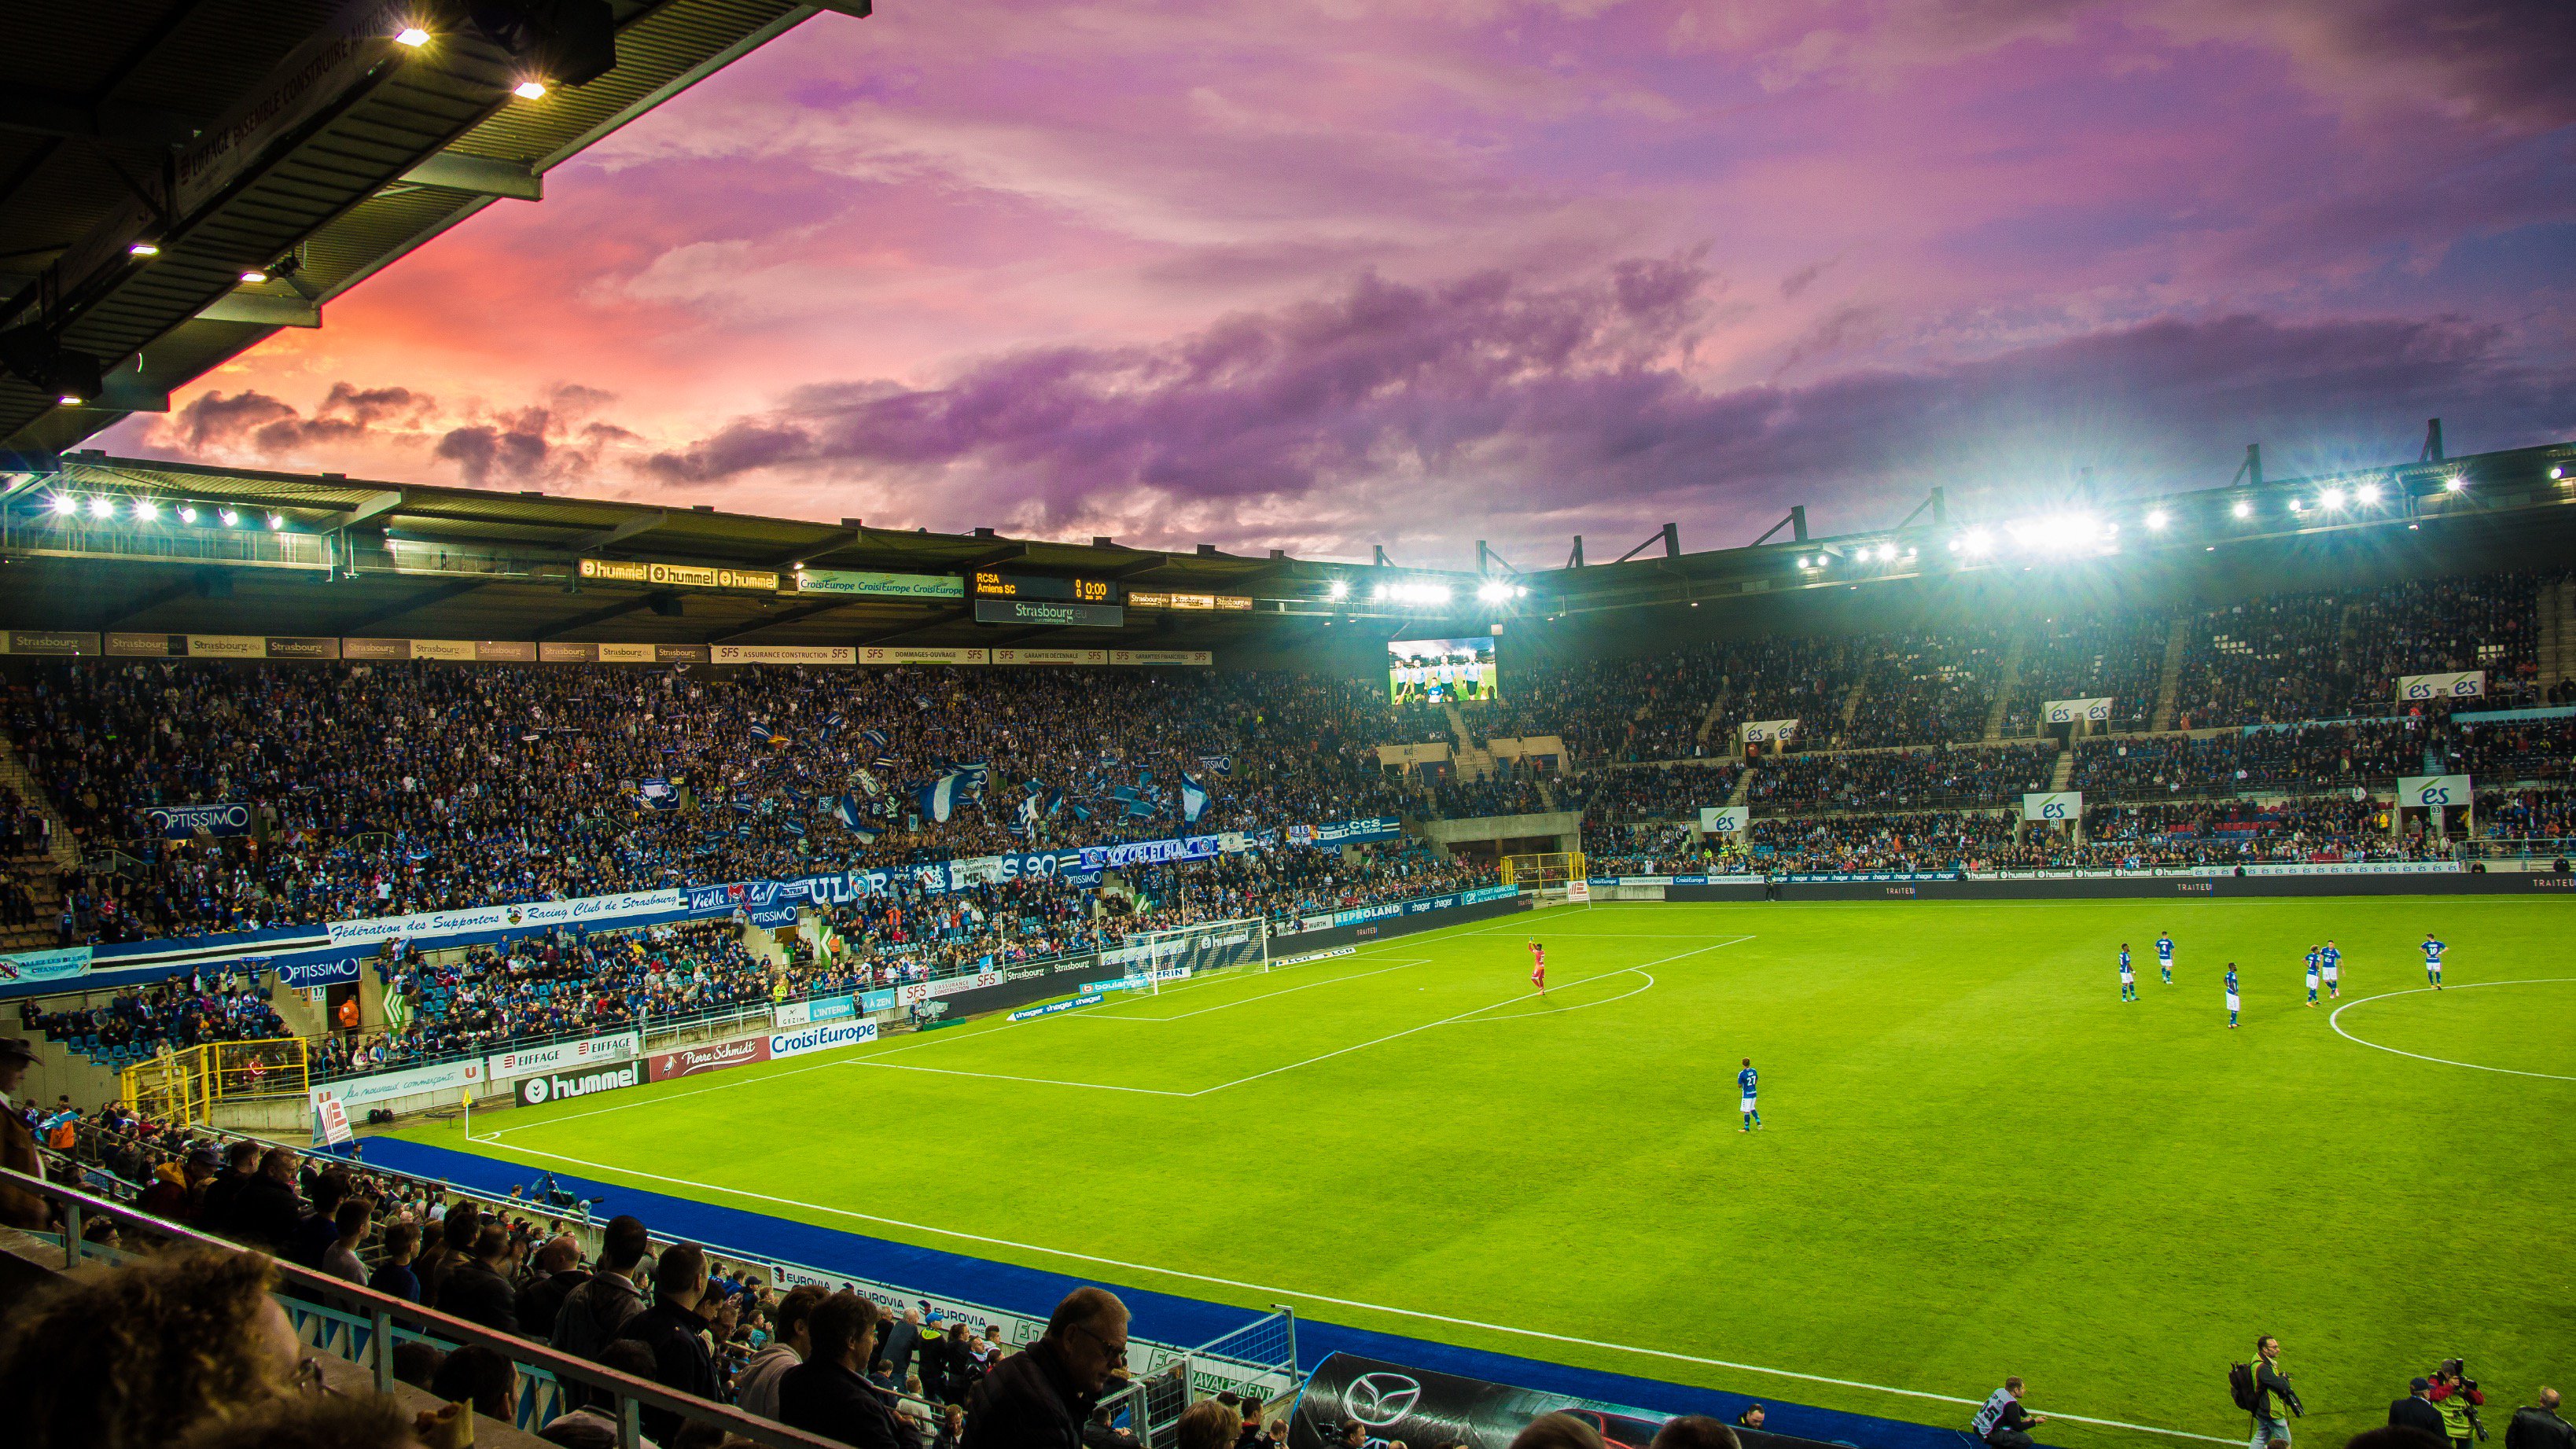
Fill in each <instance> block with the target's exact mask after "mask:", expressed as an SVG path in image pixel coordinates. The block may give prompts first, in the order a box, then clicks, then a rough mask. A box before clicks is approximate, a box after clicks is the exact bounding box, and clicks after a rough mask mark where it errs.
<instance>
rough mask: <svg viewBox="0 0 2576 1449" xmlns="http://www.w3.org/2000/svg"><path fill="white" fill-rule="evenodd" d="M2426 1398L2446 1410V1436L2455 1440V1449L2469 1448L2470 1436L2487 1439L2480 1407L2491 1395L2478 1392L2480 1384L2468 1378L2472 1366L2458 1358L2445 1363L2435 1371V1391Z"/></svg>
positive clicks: (2435, 1406) (2443, 1423)
mask: <svg viewBox="0 0 2576 1449" xmlns="http://www.w3.org/2000/svg"><path fill="white" fill-rule="evenodd" d="M2425 1397H2427V1398H2429V1399H2430V1400H2432V1403H2433V1407H2434V1408H2436V1409H2439V1410H2441V1411H2442V1434H2443V1437H2445V1438H2447V1439H2449V1440H2450V1441H2451V1449H2469V1437H2470V1436H2471V1435H2472V1434H2474V1435H2476V1436H2477V1437H2478V1438H2479V1439H2481V1440H2483V1439H2485V1438H2486V1437H2487V1426H2486V1425H2484V1424H2482V1423H2479V1422H2478V1406H2479V1405H2481V1404H2484V1403H2485V1402H2486V1401H2487V1396H2486V1395H2484V1394H2482V1393H2479V1392H2478V1381H2477V1380H2476V1379H2473V1378H2470V1377H2469V1376H2468V1365H2467V1364H2465V1363H2464V1362H2462V1361H2461V1360H2459V1359H2456V1358H2446V1359H2444V1360H2442V1366H2441V1367H2440V1368H2437V1369H2435V1370H2433V1391H2432V1392H2431V1393H2430V1394H2428V1395H2426V1396H2425Z"/></svg>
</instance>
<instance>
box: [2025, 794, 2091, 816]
mask: <svg viewBox="0 0 2576 1449" xmlns="http://www.w3.org/2000/svg"><path fill="white" fill-rule="evenodd" d="M2021 818H2022V819H2024V820H2081V819H2083V818H2084V792H2083V791H2081V790H2033V791H2030V792H2028V793H2027V794H2025V795H2023V796H2022V797H2021Z"/></svg>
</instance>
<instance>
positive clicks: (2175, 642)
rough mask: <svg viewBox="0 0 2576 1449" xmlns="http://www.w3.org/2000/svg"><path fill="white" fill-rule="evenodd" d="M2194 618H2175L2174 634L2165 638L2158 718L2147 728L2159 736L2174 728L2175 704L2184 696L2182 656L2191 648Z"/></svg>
mask: <svg viewBox="0 0 2576 1449" xmlns="http://www.w3.org/2000/svg"><path fill="white" fill-rule="evenodd" d="M2191 625H2192V616H2191V615H2190V614H2189V613H2183V614H2177V615H2175V616H2174V622H2173V632H2172V633H2171V634H2168V635H2167V636H2165V668H2164V674H2163V675H2162V677H2161V678H2159V679H2158V680H2157V682H2156V717H2155V718H2154V719H2152V720H2150V721H2148V722H2147V728H2149V729H2151V730H2154V731H2155V732H2156V733H2158V734H2162V733H2164V732H2165V731H2166V730H2169V729H2172V728H2173V722H2174V703H2175V701H2176V700H2178V699H2179V698H2181V695H2182V656H2183V652H2184V651H2185V650H2187V649H2189V648H2190V647H2191Z"/></svg>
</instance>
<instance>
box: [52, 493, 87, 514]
mask: <svg viewBox="0 0 2576 1449" xmlns="http://www.w3.org/2000/svg"><path fill="white" fill-rule="evenodd" d="M53 507H54V514H55V516H56V517H59V518H69V517H71V516H72V515H73V514H75V513H78V512H80V500H79V499H77V498H74V497H73V496H72V495H70V494H68V493H57V494H55V495H54V504H53Z"/></svg>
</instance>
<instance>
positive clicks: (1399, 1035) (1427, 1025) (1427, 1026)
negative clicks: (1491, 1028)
mask: <svg viewBox="0 0 2576 1449" xmlns="http://www.w3.org/2000/svg"><path fill="white" fill-rule="evenodd" d="M1752 939H1753V938H1752V937H1751V936H1738V937H1736V938H1734V939H1733V940H1730V941H1714V942H1711V943H1710V944H1708V945H1705V946H1701V947H1699V948H1697V949H1696V950H1690V951H1683V952H1680V953H1678V954H1676V955H1671V956H1666V957H1664V958H1663V959H1662V960H1659V961H1645V962H1640V963H1639V964H1637V965H1635V966H1622V967H1620V968H1618V969H1617V970H1615V971H1600V972H1595V973H1594V974H1593V975H1591V976H1581V977H1577V978H1575V979H1574V980H1572V981H1568V982H1567V983H1565V984H1566V985H1568V986H1580V985H1582V984H1583V983H1584V982H1586V981H1594V980H1598V979H1600V978H1601V977H1603V976H1625V975H1627V974H1628V973H1629V972H1631V971H1634V972H1637V973H1639V974H1643V973H1644V972H1645V970H1646V968H1647V967H1649V966H1664V965H1669V964H1670V963H1672V962H1675V961H1681V960H1687V959H1688V958H1690V957H1693V956H1697V955H1701V954H1703V953H1705V952H1709V951H1715V950H1718V949H1720V948H1721V947H1726V946H1733V945H1738V944H1740V943H1742V942H1745V941H1750V940H1752ZM1527 1000H1529V998H1528V997H1527V996H1522V995H1514V996H1507V997H1504V998H1503V999H1502V1000H1500V1001H1491V1002H1487V1003H1486V1004H1485V1005H1483V1006H1478V1007H1472V1008H1470V1009H1468V1010H1466V1011H1462V1012H1459V1013H1458V1014H1457V1015H1455V1016H1444V1017H1442V1018H1440V1019H1439V1020H1438V1021H1426V1022H1424V1023H1422V1024H1421V1025H1420V1026H1408V1027H1406V1028H1405V1029H1404V1030H1402V1031H1393V1032H1388V1033H1387V1034H1386V1035H1384V1036H1381V1037H1372V1038H1370V1039H1369V1040H1367V1041H1363V1042H1354V1043H1352V1044H1351V1045H1349V1046H1346V1047H1335V1048H1334V1049H1333V1050H1331V1051H1328V1052H1325V1053H1324V1054H1322V1055H1321V1056H1312V1057H1308V1058H1306V1059H1305V1060H1304V1061H1302V1062H1290V1063H1288V1064H1287V1065H1285V1066H1277V1067H1272V1068H1270V1069H1269V1070H1267V1071H1259V1072H1254V1073H1253V1074H1252V1075H1251V1076H1248V1077H1237V1078H1235V1079H1234V1080H1233V1081H1231V1082H1220V1083H1218V1084H1217V1085H1215V1086H1213V1087H1202V1088H1200V1089H1199V1090H1197V1091H1195V1092H1192V1093H1190V1094H1189V1095H1191V1096H1193V1097H1204V1096H1206V1095H1207V1094H1208V1093H1210V1092H1222V1091H1224V1090H1225V1089H1226V1088H1228V1087H1240V1086H1242V1085H1243V1084H1244V1083H1246V1082H1257V1081H1260V1080H1261V1079H1262V1078H1264V1077H1275V1076H1277V1075H1279V1074H1280V1073H1281V1072H1293V1071H1295V1070H1297V1069H1298V1068H1299V1067H1311V1066H1313V1065H1314V1064H1315V1063H1317V1062H1328V1061H1331V1060H1332V1059H1333V1058H1335V1057H1339V1056H1348V1055H1350V1054H1351V1053H1352V1052H1356V1051H1365V1050H1367V1049H1368V1048H1370V1047H1373V1046H1382V1045H1384V1044H1385V1043H1387V1042H1391V1041H1400V1040H1402V1039H1403V1038H1405V1037H1408V1036H1411V1035H1413V1034H1414V1033H1415V1032H1422V1031H1429V1030H1431V1029H1432V1028H1433V1027H1435V1026H1447V1025H1449V1024H1450V1023H1452V1022H1458V1021H1464V1020H1466V1019H1467V1018H1468V1017H1471V1016H1481V1015H1483V1014H1484V1013H1486V1012H1488V1011H1493V1010H1495V1009H1497V1008H1500V1007H1505V1006H1509V1005H1511V1004H1512V1003H1514V1002H1518V1001H1527Z"/></svg>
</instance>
